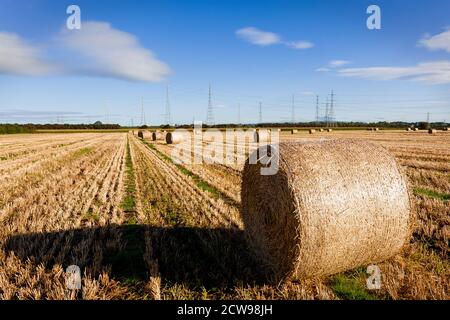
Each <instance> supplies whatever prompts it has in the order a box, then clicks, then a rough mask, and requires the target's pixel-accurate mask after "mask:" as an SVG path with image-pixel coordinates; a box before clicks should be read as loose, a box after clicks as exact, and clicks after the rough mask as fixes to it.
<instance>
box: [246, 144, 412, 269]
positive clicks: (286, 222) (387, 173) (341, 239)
mask: <svg viewBox="0 0 450 320" xmlns="http://www.w3.org/2000/svg"><path fill="white" fill-rule="evenodd" d="M277 147H278V148H279V170H278V172H277V173H276V174H275V175H261V173H260V169H261V167H262V166H263V165H262V164H256V165H255V164H249V162H248V160H247V162H246V164H245V166H244V171H243V180H242V191H241V192H242V193H241V198H242V216H243V220H244V226H245V232H246V236H247V240H248V243H249V247H250V248H252V249H253V250H254V252H255V254H256V255H257V256H259V257H260V258H262V261H265V262H266V263H267V266H268V267H270V269H271V270H272V271H273V272H274V274H275V275H276V276H277V277H279V278H305V277H316V276H326V275H330V274H334V273H338V272H343V271H346V270H351V269H354V268H356V267H359V266H364V265H368V264H372V263H379V262H381V261H383V260H386V259H388V258H390V257H392V256H393V255H395V254H396V253H397V252H399V250H400V249H401V247H402V246H403V244H404V243H405V242H406V241H407V240H408V239H409V236H410V225H411V215H410V200H409V195H408V189H407V184H406V181H405V178H404V176H403V174H402V173H401V172H400V171H399V165H398V164H397V163H396V160H395V158H394V157H393V156H392V155H391V154H389V152H388V151H387V150H386V149H384V148H383V147H381V146H378V145H375V144H372V143H370V142H367V141H358V140H326V141H320V142H310V143H301V142H282V143H280V144H279V145H277ZM259 150H261V148H260V149H259ZM255 152H258V150H257V151H255ZM271 156H272V157H273V154H272V155H271ZM272 159H273V158H272Z"/></svg>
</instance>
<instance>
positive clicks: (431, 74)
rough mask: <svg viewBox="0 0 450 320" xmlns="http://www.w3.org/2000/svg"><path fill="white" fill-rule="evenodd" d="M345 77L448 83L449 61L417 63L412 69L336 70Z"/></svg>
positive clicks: (449, 81) (370, 68)
mask: <svg viewBox="0 0 450 320" xmlns="http://www.w3.org/2000/svg"><path fill="white" fill-rule="evenodd" d="M338 73H339V74H340V75H342V76H345V77H356V78H364V79H372V80H400V79H405V80H411V81H419V82H424V83H427V84H449V83H450V61H446V60H444V61H433V62H425V63H419V64H418V65H416V66H412V67H369V68H346V69H340V70H338Z"/></svg>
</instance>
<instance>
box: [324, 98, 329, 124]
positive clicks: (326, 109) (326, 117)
mask: <svg viewBox="0 0 450 320" xmlns="http://www.w3.org/2000/svg"><path fill="white" fill-rule="evenodd" d="M328 104H329V102H328V96H327V102H326V104H325V123H326V125H327V127H328V124H329V110H328Z"/></svg>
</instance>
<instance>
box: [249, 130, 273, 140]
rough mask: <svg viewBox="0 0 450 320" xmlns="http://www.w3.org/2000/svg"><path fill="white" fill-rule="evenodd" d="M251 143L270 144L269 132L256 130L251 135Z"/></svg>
mask: <svg viewBox="0 0 450 320" xmlns="http://www.w3.org/2000/svg"><path fill="white" fill-rule="evenodd" d="M253 142H257V143H260V142H270V131H269V130H258V131H255V133H253Z"/></svg>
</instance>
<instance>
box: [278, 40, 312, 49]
mask: <svg viewBox="0 0 450 320" xmlns="http://www.w3.org/2000/svg"><path fill="white" fill-rule="evenodd" d="M285 44H286V45H287V46H288V47H290V48H293V49H310V48H312V47H314V44H313V43H311V42H309V41H303V40H301V41H293V42H286V43H285Z"/></svg>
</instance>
